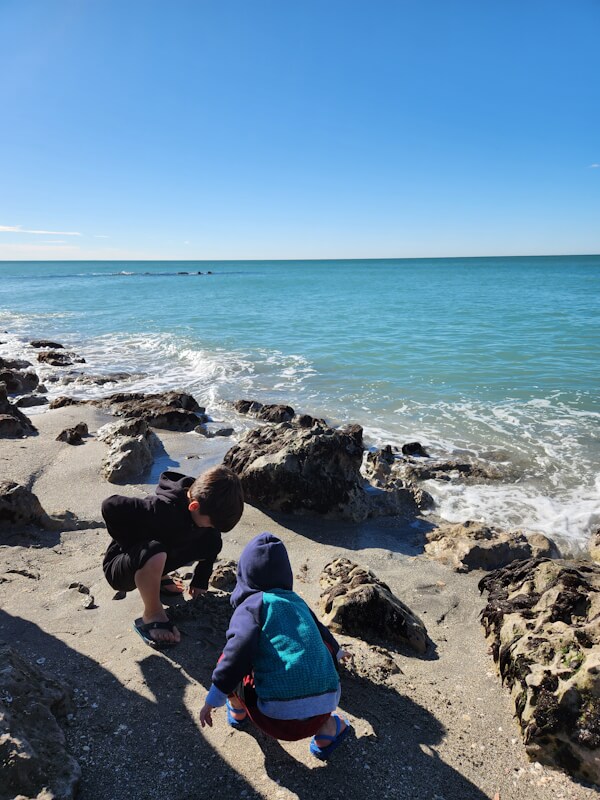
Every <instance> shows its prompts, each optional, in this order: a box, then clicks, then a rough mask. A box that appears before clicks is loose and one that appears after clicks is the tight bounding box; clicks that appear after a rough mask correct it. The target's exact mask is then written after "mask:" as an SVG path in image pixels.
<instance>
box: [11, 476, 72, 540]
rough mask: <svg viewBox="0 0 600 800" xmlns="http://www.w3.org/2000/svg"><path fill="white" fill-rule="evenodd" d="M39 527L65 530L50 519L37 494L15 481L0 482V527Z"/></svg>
mask: <svg viewBox="0 0 600 800" xmlns="http://www.w3.org/2000/svg"><path fill="white" fill-rule="evenodd" d="M32 524H33V525H38V526H40V527H42V528H46V529H47V530H63V529H64V527H63V525H62V523H61V522H60V521H58V520H56V519H53V518H52V517H50V516H49V515H48V514H47V513H46V512H45V511H44V509H43V508H42V504H41V503H40V501H39V500H38V498H37V497H36V495H35V494H33V492H31V491H30V490H29V489H27V488H26V487H25V486H21V485H20V484H18V483H15V482H14V481H0V526H1V525H9V526H15V527H20V526H23V525H32Z"/></svg>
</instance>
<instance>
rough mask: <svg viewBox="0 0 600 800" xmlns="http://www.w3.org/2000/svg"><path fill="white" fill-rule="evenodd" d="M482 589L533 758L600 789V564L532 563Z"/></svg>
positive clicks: (490, 578)
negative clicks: (487, 595)
mask: <svg viewBox="0 0 600 800" xmlns="http://www.w3.org/2000/svg"><path fill="white" fill-rule="evenodd" d="M479 586H480V589H481V590H485V591H487V592H489V598H488V603H487V606H486V607H485V609H484V610H483V612H482V622H483V625H484V626H485V629H486V635H487V636H488V637H489V638H490V639H491V642H492V653H493V656H494V660H495V661H496V663H497V665H498V669H499V671H500V675H501V677H502V680H503V682H504V683H506V685H507V686H508V687H509V689H510V690H511V694H512V697H513V699H514V703H515V709H516V716H517V719H518V720H519V723H520V725H521V730H522V733H523V739H524V742H525V747H526V749H527V752H528V754H529V755H530V757H531V758H534V759H536V760H537V761H540V762H542V763H544V764H549V765H551V766H555V767H560V768H562V769H565V770H567V771H568V772H569V773H571V774H572V775H573V776H575V777H576V778H578V779H581V780H585V781H591V782H593V783H598V784H600V566H599V565H596V564H590V563H587V562H583V561H576V562H574V561H552V560H549V559H542V558H538V559H530V560H528V561H524V562H514V563H512V564H511V565H510V566H508V567H505V568H504V569H499V570H496V571H494V572H492V573H491V574H490V575H487V576H486V577H485V578H483V580H482V581H481V582H480V584H479Z"/></svg>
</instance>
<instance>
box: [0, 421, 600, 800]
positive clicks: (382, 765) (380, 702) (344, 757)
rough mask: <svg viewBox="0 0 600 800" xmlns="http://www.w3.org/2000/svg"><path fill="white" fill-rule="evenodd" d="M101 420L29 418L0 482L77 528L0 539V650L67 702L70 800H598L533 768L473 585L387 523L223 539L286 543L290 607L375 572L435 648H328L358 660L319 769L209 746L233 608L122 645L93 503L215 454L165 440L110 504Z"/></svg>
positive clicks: (267, 524)
mask: <svg viewBox="0 0 600 800" xmlns="http://www.w3.org/2000/svg"><path fill="white" fill-rule="evenodd" d="M109 419H110V417H109V416H108V415H107V414H105V413H103V412H99V411H98V410H97V409H94V408H92V407H89V406H81V407H67V408H62V409H56V410H51V411H45V412H43V413H42V414H37V415H35V419H34V421H35V425H36V427H37V428H38V431H39V435H38V436H32V437H28V438H25V439H19V440H8V439H5V440H2V441H0V462H1V464H2V473H3V476H4V477H5V478H6V479H9V478H10V479H12V480H15V481H18V482H20V483H23V484H25V485H27V486H28V487H29V488H31V489H32V491H33V492H34V493H35V494H36V495H37V496H38V498H39V499H40V501H41V503H42V505H43V507H44V508H45V510H46V511H48V513H51V514H52V513H54V512H62V511H64V510H66V509H68V510H70V511H71V512H73V513H75V514H76V515H77V517H78V518H79V519H81V520H86V521H87V523H86V527H85V528H82V529H80V530H76V531H67V532H53V531H50V532H49V531H41V530H34V529H28V530H26V531H22V532H18V533H17V532H11V531H9V530H7V529H5V530H4V531H3V533H2V548H1V550H2V559H1V561H2V568H1V570H2V571H1V574H0V579H1V580H0V606H1V609H2V610H1V612H0V640H2V641H4V642H5V643H7V644H10V645H11V646H12V647H13V648H15V649H16V650H17V651H18V652H19V653H20V654H21V655H22V656H23V657H24V658H26V659H27V660H28V661H29V662H30V663H33V664H37V665H38V667H39V669H41V670H42V671H43V672H44V674H45V675H47V676H48V677H51V678H53V679H56V680H58V681H61V682H63V683H64V684H66V685H67V686H68V687H70V689H71V691H72V693H73V698H74V701H75V708H74V711H73V713H72V715H71V717H70V718H68V719H67V720H65V721H64V722H65V724H66V728H65V733H66V738H67V748H68V750H69V751H70V753H71V754H72V755H73V756H74V757H75V758H76V759H77V761H78V762H79V764H80V765H81V769H82V779H81V785H80V790H79V797H80V798H82V800H119V799H120V798H125V797H135V798H163V797H168V798H170V800H183V799H184V798H190V797H199V798H204V797H207V798H208V797H213V796H215V795H217V796H220V797H226V798H229V797H231V798H233V797H243V798H265V799H266V800H283V799H284V798H299V799H300V800H304V799H306V800H308V798H313V797H320V798H324V799H327V798H337V797H339V798H364V797H367V796H371V795H376V796H378V797H381V798H428V800H442V798H443V799H444V800H479V799H481V800H483V798H494V797H495V796H496V795H497V794H499V797H500V798H501V800H511V799H513V798H514V800H517V798H519V799H520V800H522V798H532V799H533V798H536V800H538V799H539V800H546V799H547V800H550V799H551V798H552V800H557V799H558V798H574V799H575V800H586V799H587V798H592V797H596V794H597V792H596V789H594V788H592V787H586V786H583V785H582V784H579V783H577V782H574V781H573V780H572V779H571V778H569V777H568V776H567V775H566V774H564V773H561V772H559V771H555V770H551V769H549V768H546V767H542V766H540V765H539V764H535V763H532V762H530V761H529V760H528V758H527V755H526V753H525V748H524V745H523V742H522V739H521V735H520V731H519V729H518V726H517V723H516V721H515V719H514V718H513V713H514V710H513V707H512V703H511V699H510V696H509V693H508V692H507V691H506V690H505V689H504V688H503V687H502V686H501V684H500V680H499V678H498V677H497V674H496V671H495V667H494V664H493V661H492V658H491V656H490V655H489V653H488V646H487V643H486V640H485V638H484V633H483V628H482V626H481V624H480V622H479V613H480V611H481V609H482V608H483V606H484V604H485V598H484V597H481V596H480V594H479V592H478V590H477V582H478V580H479V578H480V577H481V575H482V573H480V572H477V571H475V572H473V573H470V574H467V575H460V574H456V573H454V572H453V571H452V570H450V569H449V568H447V567H444V566H442V565H440V564H438V563H436V562H434V561H432V560H430V559H429V558H428V557H427V556H425V555H423V554H422V549H423V542H422V541H421V538H420V535H419V534H418V533H416V532H415V529H414V528H410V527H408V528H402V527H399V525H398V521H397V520H396V519H394V518H389V519H384V520H377V521H375V522H373V521H369V522H367V523H363V524H351V523H342V522H332V521H330V520H324V519H320V518H318V517H315V516H308V515H307V516H286V517H283V516H279V517H277V518H273V517H271V516H267V515H266V514H264V513H262V512H260V511H259V510H257V509H255V508H253V507H251V506H249V505H247V506H246V510H245V513H244V516H243V518H242V520H241V522H240V523H239V524H238V526H237V527H236V528H235V529H234V530H233V531H232V532H231V533H230V534H227V535H225V536H224V548H223V551H222V553H221V559H222V560H225V559H237V558H238V556H239V554H240V552H241V549H242V548H243V546H244V545H245V544H246V542H247V541H249V539H250V538H252V537H253V536H254V535H256V534H257V533H259V532H262V531H265V530H269V531H272V532H273V533H275V534H276V535H278V536H280V537H281V538H282V539H283V540H284V542H285V543H286V546H287V547H288V550H289V553H290V557H291V562H292V566H293V568H294V573H295V575H296V576H297V578H296V590H297V591H298V592H299V593H300V594H301V595H302V596H303V597H304V598H305V599H306V601H307V602H308V603H309V604H311V606H312V607H313V608H315V609H316V608H317V601H318V597H319V585H318V579H319V575H320V573H321V570H322V568H323V566H324V565H325V564H326V563H327V562H328V561H330V560H332V559H333V558H335V557H338V556H345V557H347V558H349V559H351V560H353V561H355V562H357V563H359V564H361V565H363V566H366V567H369V568H370V569H372V570H373V571H374V572H375V573H376V575H377V576H378V577H379V578H381V579H382V580H384V581H386V582H387V583H388V584H389V586H390V587H391V589H392V590H393V591H394V592H395V594H396V595H397V596H398V597H399V598H400V599H401V600H402V601H403V602H404V603H406V604H407V605H408V606H410V608H411V609H412V610H413V611H414V612H415V613H416V614H417V615H419V616H420V617H421V619H422V620H423V621H424V622H425V624H426V626H427V630H428V633H429V636H430V637H431V639H432V641H433V643H434V647H433V649H432V650H431V651H430V652H429V653H428V654H427V656H425V657H418V656H416V655H415V654H414V653H411V652H410V651H408V650H407V651H405V652H401V651H400V652H398V651H394V650H390V651H386V650H384V649H381V648H377V647H373V646H369V645H367V644H365V643H364V642H361V641H360V640H358V639H353V638H350V637H347V636H341V637H340V641H341V643H342V644H343V646H344V647H345V648H346V649H347V650H349V651H350V652H351V654H352V658H351V660H350V662H349V664H348V665H347V667H346V668H345V669H344V670H343V676H342V685H343V691H342V701H341V708H342V710H343V712H344V714H345V715H346V716H347V717H348V719H349V720H350V721H351V723H352V725H353V727H354V731H355V735H354V736H353V738H352V739H351V740H349V741H348V742H347V743H346V744H345V745H344V746H343V747H342V748H340V749H339V750H338V751H337V752H336V754H335V756H334V757H333V758H332V759H331V761H330V762H329V763H327V764H322V763H320V762H318V761H317V760H316V759H314V758H313V757H312V756H311V755H310V754H309V752H308V742H297V743H291V744H290V743H281V744H279V743H277V742H275V741H273V740H267V739H266V737H264V736H263V735H262V734H260V733H259V732H256V731H253V730H252V729H251V728H248V729H247V730H245V731H233V730H232V729H231V728H229V727H228V726H227V724H226V720H225V713H224V711H223V710H219V711H217V712H216V715H215V716H216V721H215V725H214V727H213V728H212V729H204V730H201V729H200V725H199V722H198V711H199V709H200V706H201V704H202V701H203V698H204V696H205V692H206V690H207V688H208V686H209V685H210V676H211V671H212V667H213V665H214V662H215V660H216V658H217V657H218V655H219V653H220V648H221V647H222V644H223V642H224V633H225V629H226V625H227V619H228V615H229V606H228V596H227V595H226V594H225V593H222V592H218V591H216V590H212V591H211V592H210V594H209V595H208V596H207V597H205V598H200V599H198V600H196V601H188V602H185V601H181V600H177V601H172V603H173V604H175V605H176V606H177V607H176V608H175V609H173V614H174V617H175V619H176V620H177V622H178V625H179V627H180V630H181V631H182V633H183V638H182V642H181V644H180V645H179V646H177V647H176V648H173V649H171V650H168V651H165V652H162V653H159V652H156V651H153V650H152V649H150V648H148V647H147V646H146V645H145V644H144V643H143V642H142V641H141V640H140V639H139V638H138V637H137V636H136V635H135V633H134V631H133V630H132V621H133V619H134V618H135V617H136V616H138V615H139V612H140V603H139V600H138V597H136V594H135V593H130V594H128V595H127V596H126V597H125V598H124V599H120V600H118V599H115V593H114V591H113V590H112V589H111V588H110V587H109V586H108V584H107V583H106V582H105V580H104V576H103V573H102V569H101V560H102V555H103V552H104V549H105V548H106V546H107V543H108V535H107V533H106V530H105V528H104V527H103V526H102V525H101V516H100V504H101V501H102V500H103V499H104V498H105V497H106V496H108V495H109V494H112V493H114V492H115V491H118V492H121V493H125V494H131V495H143V494H145V493H148V492H151V491H152V490H153V487H154V479H155V477H156V475H157V474H158V472H159V471H160V469H161V468H164V467H165V466H169V467H170V468H173V469H179V470H181V471H182V472H188V473H189V474H197V473H198V472H200V471H201V470H202V469H203V467H204V465H205V464H208V463H212V462H214V460H215V459H216V458H217V457H218V453H217V451H216V450H215V446H214V443H213V441H211V440H206V439H203V438H202V437H200V436H198V435H196V434H183V433H171V432H165V431H161V432H160V437H161V440H162V442H163V444H164V447H165V452H164V454H163V456H162V457H161V459H159V460H158V461H157V463H156V464H155V467H154V469H153V470H152V474H151V475H150V476H149V478H148V482H146V483H140V484H134V485H128V486H124V487H115V486H114V485H111V484H109V483H108V482H106V481H105V480H104V479H103V478H102V477H101V476H100V463H101V459H102V456H103V454H104V452H105V445H103V444H102V443H100V442H98V441H96V440H95V438H94V433H95V432H96V431H97V429H98V427H99V426H101V425H102V424H104V423H105V422H107V421H108V420H109ZM81 421H83V422H86V423H87V425H88V427H89V431H90V436H89V437H87V438H86V439H85V441H84V443H83V444H82V445H80V446H69V445H67V444H65V443H64V442H57V441H55V438H56V436H57V434H58V433H59V432H60V431H61V430H63V429H64V428H65V427H68V426H70V425H73V424H75V423H77V422H81ZM74 582H78V583H81V584H83V585H85V587H87V588H88V589H89V592H90V594H91V595H92V596H93V598H94V605H95V606H96V607H94V608H90V609H86V608H84V606H83V603H82V594H81V593H80V592H79V591H77V589H75V588H71V589H70V588H69V585H70V584H72V583H74Z"/></svg>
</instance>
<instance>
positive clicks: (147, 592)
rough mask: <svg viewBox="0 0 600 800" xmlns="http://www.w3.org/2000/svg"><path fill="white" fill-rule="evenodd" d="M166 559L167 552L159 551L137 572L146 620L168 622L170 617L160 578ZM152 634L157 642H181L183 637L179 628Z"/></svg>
mask: <svg viewBox="0 0 600 800" xmlns="http://www.w3.org/2000/svg"><path fill="white" fill-rule="evenodd" d="M166 561H167V554H166V553H157V554H156V555H154V556H152V557H151V558H149V559H148V561H146V563H145V564H144V566H143V567H142V568H141V569H138V571H137V572H136V573H135V585H136V586H137V588H138V591H139V593H140V596H141V598H142V602H143V603H144V613H143V614H142V619H143V620H144V622H168V619H169V618H168V616H167V613H166V611H165V609H164V608H163V604H162V603H161V601H160V579H161V578H162V574H163V570H164V567H165V563H166ZM150 636H151V637H152V638H153V639H154V640H155V641H157V642H179V641H180V639H181V636H180V634H179V631H178V630H177V628H173V632H171V631H167V630H153V631H150Z"/></svg>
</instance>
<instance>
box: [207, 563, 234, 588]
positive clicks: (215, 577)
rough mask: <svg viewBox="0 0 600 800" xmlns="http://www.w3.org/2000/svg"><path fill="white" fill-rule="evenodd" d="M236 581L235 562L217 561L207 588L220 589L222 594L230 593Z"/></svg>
mask: <svg viewBox="0 0 600 800" xmlns="http://www.w3.org/2000/svg"><path fill="white" fill-rule="evenodd" d="M236 580H237V562H235V561H219V563H218V564H217V565H216V567H215V568H214V570H213V572H212V575H211V576H210V580H209V582H208V584H209V586H212V588H213V589H220V590H221V591H222V592H232V591H233V590H234V588H235V584H236Z"/></svg>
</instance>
